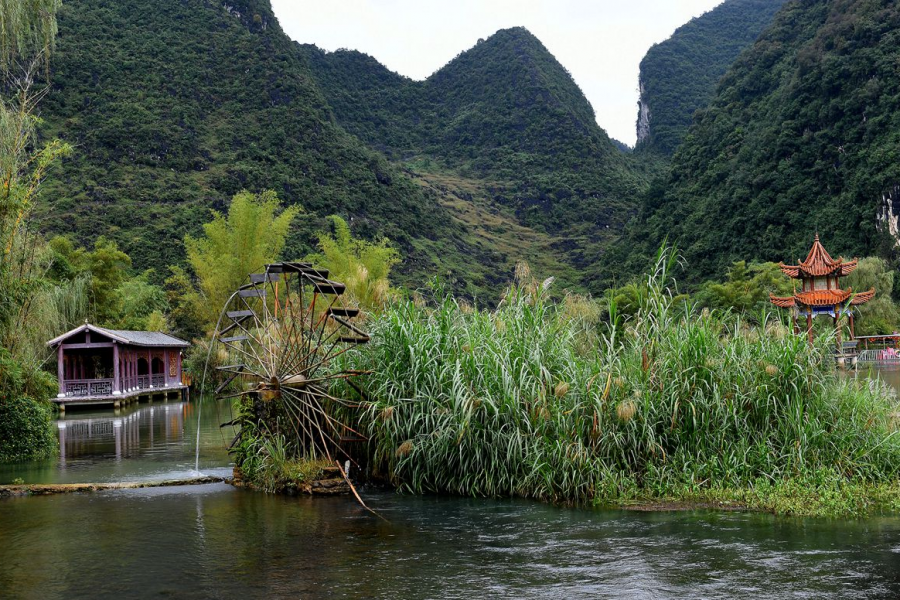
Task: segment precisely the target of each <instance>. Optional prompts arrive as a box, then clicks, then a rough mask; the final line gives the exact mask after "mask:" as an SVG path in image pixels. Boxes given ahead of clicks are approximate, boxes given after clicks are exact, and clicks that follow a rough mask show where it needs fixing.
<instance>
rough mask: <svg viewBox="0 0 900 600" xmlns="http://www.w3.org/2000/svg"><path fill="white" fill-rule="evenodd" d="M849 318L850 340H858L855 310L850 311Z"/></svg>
mask: <svg viewBox="0 0 900 600" xmlns="http://www.w3.org/2000/svg"><path fill="white" fill-rule="evenodd" d="M848 318H849V319H850V339H851V340H855V339H856V331H855V330H854V329H853V310H852V309H851V310H850V313H849V315H848Z"/></svg>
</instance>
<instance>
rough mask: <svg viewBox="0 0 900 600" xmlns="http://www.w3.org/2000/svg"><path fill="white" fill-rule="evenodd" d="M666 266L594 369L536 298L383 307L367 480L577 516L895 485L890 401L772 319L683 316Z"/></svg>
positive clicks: (572, 334) (686, 308) (896, 448)
mask: <svg viewBox="0 0 900 600" xmlns="http://www.w3.org/2000/svg"><path fill="white" fill-rule="evenodd" d="M665 259H666V257H665V256H662V257H661V262H660V263H659V267H658V268H657V270H656V272H655V274H654V275H653V276H651V277H649V278H648V279H647V288H648V293H647V294H646V295H645V296H644V297H643V298H642V299H641V301H640V304H641V306H640V309H639V311H638V313H637V314H636V315H635V317H634V318H632V319H631V320H630V321H628V323H627V326H626V327H625V328H624V333H623V334H622V338H621V339H619V340H615V339H613V338H612V337H611V334H604V335H603V336H602V337H600V339H599V345H597V346H594V347H593V348H591V349H590V351H588V352H583V351H579V349H578V348H579V344H578V343H576V341H577V338H578V336H580V335H582V334H581V333H580V332H582V331H584V328H583V327H582V326H581V325H576V326H572V320H570V319H568V318H563V315H565V311H562V310H560V307H559V306H557V305H554V304H552V303H550V302H548V301H546V299H545V298H543V297H542V296H541V295H540V294H538V295H536V294H534V293H533V292H532V291H527V290H524V291H523V290H521V289H516V290H514V292H513V293H512V294H511V295H510V296H508V297H507V300H506V301H504V303H503V304H502V305H501V306H500V307H499V308H498V309H496V310H494V311H481V310H472V309H471V308H467V307H466V306H465V305H462V304H460V303H459V302H457V301H454V300H452V299H450V298H447V297H444V298H441V299H439V302H438V305H437V306H436V307H435V308H433V309H424V308H420V307H419V306H417V305H416V304H414V303H413V302H402V303H399V304H397V305H395V306H392V307H390V308H388V309H387V310H386V311H385V312H384V314H383V315H382V316H381V317H379V318H377V319H375V320H374V321H373V322H371V323H370V330H371V331H372V333H373V342H372V343H371V344H370V345H369V346H370V347H369V348H367V349H366V351H365V352H363V353H360V354H358V355H355V357H354V360H355V361H356V363H355V364H354V366H355V367H357V368H365V369H370V370H372V372H373V374H372V375H371V376H369V379H368V382H367V389H366V392H367V395H368V396H369V397H370V398H372V399H373V400H374V404H373V405H372V406H371V407H370V408H368V409H367V410H366V411H365V416H364V417H363V419H362V421H363V423H362V426H363V427H364V428H365V431H366V433H367V434H368V435H369V436H370V440H371V441H370V447H369V451H370V454H371V457H372V460H373V461H374V467H375V468H376V469H377V470H379V471H380V472H381V473H382V474H385V475H387V476H389V477H390V478H391V479H392V480H393V481H394V482H395V483H396V484H397V485H398V486H400V487H401V489H405V490H411V491H416V492H422V491H436V492H452V493H461V494H468V495H486V496H501V495H520V496H526V497H534V498H543V499H552V500H557V501H576V502H621V501H622V500H623V499H628V498H635V497H637V496H641V495H643V496H648V497H654V498H664V497H666V496H667V495H670V494H684V493H685V490H694V491H696V493H700V492H702V491H704V490H713V489H729V490H739V489H752V488H753V487H754V486H757V485H758V484H759V482H760V481H761V480H763V479H766V480H769V481H772V482H774V484H775V485H778V482H789V481H791V480H804V479H807V478H808V479H811V480H815V479H816V478H820V477H825V475H824V474H827V473H832V474H833V473H838V474H839V477H840V479H841V481H842V482H845V483H847V484H852V485H859V486H866V485H868V484H874V485H882V484H890V483H892V482H894V481H895V479H896V477H897V472H898V471H897V470H898V464H900V462H898V459H900V438H898V437H897V435H896V434H895V433H894V427H895V424H894V422H893V421H892V416H891V415H892V413H893V412H895V411H896V409H897V400H896V397H895V396H894V395H893V394H891V393H890V392H889V390H888V389H886V388H884V387H881V386H880V385H878V384H877V383H873V384H867V383H866V382H863V381H857V380H853V379H846V378H842V377H840V376H839V375H838V374H836V373H835V372H834V368H833V362H832V360H831V358H830V356H829V355H828V353H827V351H828V348H829V347H830V344H831V343H830V341H829V340H827V339H826V340H822V341H821V344H820V345H819V346H817V347H815V348H810V347H809V346H808V344H807V343H806V340H805V339H804V337H803V336H795V335H793V334H791V333H790V332H789V330H788V329H787V328H786V327H784V326H783V325H781V324H780V323H779V322H775V321H772V320H770V319H764V320H763V322H762V323H761V324H760V325H759V326H758V327H750V326H748V325H747V324H746V323H745V322H744V321H743V320H742V319H740V318H739V317H738V316H737V315H735V314H734V313H731V312H728V313H720V312H718V311H710V312H709V314H708V315H706V316H704V318H698V315H697V313H696V312H695V311H694V310H693V309H692V307H691V305H689V304H684V303H676V302H673V296H674V294H673V292H672V291H671V290H670V289H669V287H668V286H667V285H666V284H665V283H664V282H667V281H668V277H669V273H668V270H667V269H668V268H667V267H666V266H665ZM828 477H831V475H828ZM819 508H822V509H823V510H824V508H823V507H822V505H821V504H820V505H819Z"/></svg>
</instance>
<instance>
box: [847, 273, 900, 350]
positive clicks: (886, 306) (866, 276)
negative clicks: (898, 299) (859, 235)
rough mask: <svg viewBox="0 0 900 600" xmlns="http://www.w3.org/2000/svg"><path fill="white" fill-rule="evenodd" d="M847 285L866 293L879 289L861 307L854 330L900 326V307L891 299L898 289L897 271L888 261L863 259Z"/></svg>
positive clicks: (869, 331)
mask: <svg viewBox="0 0 900 600" xmlns="http://www.w3.org/2000/svg"><path fill="white" fill-rule="evenodd" d="M845 281H846V284H845V288H846V287H850V288H852V289H853V291H854V292H865V291H867V290H869V289H871V288H873V287H874V288H875V290H876V294H875V297H874V298H872V299H871V300H869V301H868V302H866V303H865V304H863V305H861V306H859V307H857V311H858V315H859V316H858V318H857V319H856V322H855V326H854V329H855V330H856V331H855V333H856V334H857V335H879V334H886V333H893V332H894V331H897V330H898V328H900V308H898V307H897V304H896V303H895V302H894V301H893V299H892V298H891V291H892V290H893V289H894V272H893V271H892V270H890V269H889V268H888V265H887V263H886V262H885V261H883V260H882V259H880V258H876V257H869V258H863V259H862V260H860V261H859V266H858V267H857V268H856V270H855V271H853V273H851V274H850V275H849V276H848V277H847V279H846V280H845Z"/></svg>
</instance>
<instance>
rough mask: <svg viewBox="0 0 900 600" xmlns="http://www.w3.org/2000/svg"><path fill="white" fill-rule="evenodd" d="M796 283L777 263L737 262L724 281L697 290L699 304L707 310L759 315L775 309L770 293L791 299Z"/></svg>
mask: <svg viewBox="0 0 900 600" xmlns="http://www.w3.org/2000/svg"><path fill="white" fill-rule="evenodd" d="M793 289H794V288H793V283H792V281H791V279H790V278H788V277H786V276H785V275H784V273H782V272H781V269H780V268H779V266H778V265H777V264H775V263H771V262H767V263H755V264H750V265H747V263H746V261H743V260H740V261H737V262H735V263H734V264H733V265H732V266H731V268H730V269H729V270H728V278H727V280H726V281H724V282H721V283H719V282H714V281H707V282H706V283H704V284H703V285H701V286H700V289H699V290H698V291H697V294H696V299H697V302H698V303H699V304H700V305H701V306H704V307H706V308H714V309H719V310H734V311H737V312H740V313H756V312H759V311H760V310H765V309H767V308H771V304H770V303H769V294H774V295H776V296H790V295H791V294H792V293H793Z"/></svg>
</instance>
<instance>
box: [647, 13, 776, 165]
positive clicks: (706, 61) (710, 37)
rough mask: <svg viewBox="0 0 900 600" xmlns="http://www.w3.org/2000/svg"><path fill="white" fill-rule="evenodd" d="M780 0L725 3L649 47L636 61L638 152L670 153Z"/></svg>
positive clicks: (767, 21)
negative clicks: (637, 78)
mask: <svg viewBox="0 0 900 600" xmlns="http://www.w3.org/2000/svg"><path fill="white" fill-rule="evenodd" d="M784 2H785V0H726V1H725V2H723V3H722V4H720V5H719V6H717V7H715V8H714V9H712V10H710V11H709V12H707V13H705V14H704V15H702V16H700V17H697V18H695V19H691V21H690V22H688V23H686V24H685V25H682V26H681V27H679V28H678V29H676V30H675V33H673V34H672V36H671V37H670V38H669V39H667V40H666V41H664V42H662V43H659V44H656V45H654V46H653V47H652V48H650V50H648V51H647V55H646V56H644V59H643V60H642V61H641V69H640V76H639V89H640V101H639V102H638V118H637V140H638V142H637V149H638V150H639V151H641V150H643V151H647V150H654V151H658V152H661V153H662V154H665V155H670V154H672V153H673V152H674V151H675V149H676V148H677V147H678V146H679V144H681V142H682V140H683V139H684V136H685V134H687V130H688V127H690V125H691V117H692V115H693V114H694V112H695V111H696V110H698V109H701V108H704V107H705V106H706V105H707V104H708V103H709V101H710V100H712V98H713V97H714V96H715V91H716V85H717V84H718V82H719V80H720V79H721V78H722V76H723V75H724V74H725V72H726V71H727V70H728V67H730V66H731V64H732V63H733V62H734V60H735V59H736V58H737V57H738V55H739V54H740V53H741V52H742V51H743V50H745V49H746V48H748V47H749V46H750V45H751V44H753V42H755V41H756V38H757V37H759V34H760V33H761V32H762V31H763V30H764V29H765V28H766V27H767V26H768V25H769V23H771V22H772V18H773V17H774V16H775V13H776V12H777V11H778V9H780V8H781V6H782V5H783V4H784Z"/></svg>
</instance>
